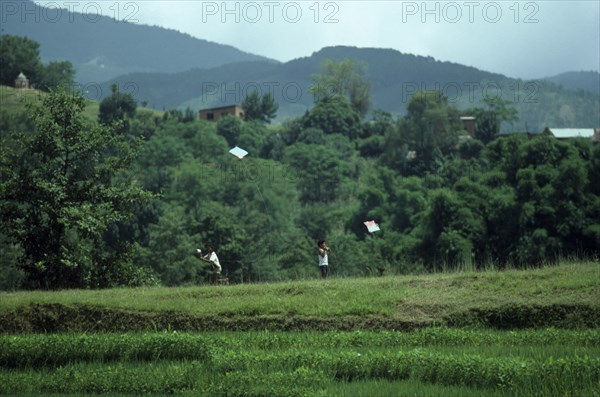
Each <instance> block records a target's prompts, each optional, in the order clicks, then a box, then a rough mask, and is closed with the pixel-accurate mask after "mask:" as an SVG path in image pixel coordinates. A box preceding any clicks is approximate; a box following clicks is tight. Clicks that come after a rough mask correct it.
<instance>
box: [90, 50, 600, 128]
mask: <svg viewBox="0 0 600 397" xmlns="http://www.w3.org/2000/svg"><path fill="white" fill-rule="evenodd" d="M326 59H335V60H343V59H352V60H355V61H358V62H359V63H361V64H363V65H365V67H366V77H367V78H368V80H369V81H370V83H371V95H372V99H373V103H372V106H371V109H383V110H384V111H386V112H390V113H392V114H401V115H403V114H405V113H406V105H407V103H408V101H409V100H410V98H411V96H412V95H413V94H414V93H415V92H416V91H418V90H429V91H435V90H438V91H441V92H442V93H444V94H445V95H446V96H448V100H449V102H450V103H452V104H453V105H456V106H457V107H459V108H461V109H468V108H473V107H483V106H485V105H484V104H483V99H485V98H502V99H503V100H506V101H509V102H511V103H512V104H513V105H514V107H515V108H516V109H517V110H518V112H519V121H518V122H516V123H514V124H513V125H508V124H507V125H504V126H503V131H515V130H516V131H529V132H541V131H542V130H543V129H544V128H545V127H547V126H553V127H555V128H557V127H563V128H566V127H577V128H597V126H598V121H599V120H600V110H599V109H600V94H599V93H598V92H597V91H595V92H589V91H582V90H577V89H575V88H570V86H569V85H568V84H565V85H564V86H562V85H558V84H555V83H553V82H551V81H546V80H532V81H523V80H519V79H512V78H509V77H506V76H503V75H501V74H497V73H492V72H487V71H482V70H479V69H476V68H474V67H469V66H464V65H460V64H456V63H451V62H441V61H437V60H435V59H434V58H431V57H423V56H416V55H411V54H403V53H400V52H398V51H396V50H390V49H379V48H355V47H345V46H336V47H327V48H324V49H322V50H320V51H318V52H315V53H313V54H312V55H311V56H308V57H304V58H299V59H295V60H292V61H289V62H287V63H283V64H274V63H270V62H266V61H262V62H260V61H257V62H240V63H232V64H229V65H224V66H220V67H216V68H206V69H192V70H188V71H185V72H181V73H175V74H166V73H130V74H126V75H122V76H119V77H118V78H116V79H114V80H113V81H112V82H116V83H117V84H118V85H119V86H121V87H126V86H132V85H133V86H135V88H136V91H135V95H136V97H137V98H139V99H140V100H147V101H148V103H149V104H150V106H152V107H154V108H156V109H164V108H166V109H171V108H180V109H185V108H186V107H191V108H192V109H195V110H197V109H203V108H210V107H215V106H221V105H224V104H232V103H241V102H242V100H243V99H244V97H245V95H246V94H247V93H248V92H251V91H252V90H256V89H258V90H260V91H261V92H262V93H267V92H270V93H272V94H274V97H275V100H276V101H277V102H278V103H279V111H278V116H279V117H278V120H279V121H283V120H284V119H286V118H290V117H295V116H300V115H302V114H304V113H305V112H306V110H307V109H309V108H310V107H312V105H313V97H312V94H311V92H310V87H311V85H312V84H313V82H312V75H313V74H315V73H317V72H319V70H320V66H321V63H322V62H323V61H324V60H326ZM112 82H111V83H112ZM109 84H110V83H106V84H105V85H104V86H103V87H106V88H107V87H108V86H109ZM102 91H103V92H106V93H108V92H110V90H108V89H103V90H102Z"/></svg>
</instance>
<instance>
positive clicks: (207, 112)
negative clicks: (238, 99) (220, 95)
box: [199, 105, 244, 122]
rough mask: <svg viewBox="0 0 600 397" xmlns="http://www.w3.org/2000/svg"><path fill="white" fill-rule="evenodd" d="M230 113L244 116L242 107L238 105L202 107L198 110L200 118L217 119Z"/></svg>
mask: <svg viewBox="0 0 600 397" xmlns="http://www.w3.org/2000/svg"><path fill="white" fill-rule="evenodd" d="M226 115H230V116H233V117H239V118H241V119H243V118H244V109H243V108H242V107H241V106H240V105H229V106H221V107H217V108H210V109H203V110H200V111H199V118H200V120H206V121H214V122H217V121H219V120H220V119H221V118H222V117H224V116H226Z"/></svg>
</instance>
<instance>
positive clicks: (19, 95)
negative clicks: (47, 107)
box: [0, 85, 163, 121]
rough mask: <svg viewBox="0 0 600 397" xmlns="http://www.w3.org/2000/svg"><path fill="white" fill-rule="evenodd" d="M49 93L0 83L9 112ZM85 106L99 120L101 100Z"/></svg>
mask: <svg viewBox="0 0 600 397" xmlns="http://www.w3.org/2000/svg"><path fill="white" fill-rule="evenodd" d="M46 95H47V93H45V92H42V91H39V90H36V89H33V88H31V89H16V88H13V87H8V86H4V85H0V107H1V108H2V109H4V110H6V111H7V112H8V113H9V114H15V113H20V112H23V111H26V104H27V103H38V102H40V98H43V97H44V96H46ZM85 103H86V104H85V108H84V109H83V114H84V116H85V117H86V118H87V119H88V120H90V121H97V120H98V114H99V113H100V102H99V101H92V100H86V102H85ZM138 112H151V113H153V114H155V115H157V116H162V114H163V112H160V111H156V110H151V109H143V108H138Z"/></svg>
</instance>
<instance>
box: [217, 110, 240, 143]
mask: <svg viewBox="0 0 600 397" xmlns="http://www.w3.org/2000/svg"><path fill="white" fill-rule="evenodd" d="M241 133H242V122H241V121H240V119H239V118H237V117H234V116H232V115H230V114H227V115H225V116H224V117H221V119H219V121H218V123H217V134H219V135H221V136H222V137H224V138H225V139H226V140H227V144H228V145H229V146H235V145H237V141H238V139H239V138H240V134H241Z"/></svg>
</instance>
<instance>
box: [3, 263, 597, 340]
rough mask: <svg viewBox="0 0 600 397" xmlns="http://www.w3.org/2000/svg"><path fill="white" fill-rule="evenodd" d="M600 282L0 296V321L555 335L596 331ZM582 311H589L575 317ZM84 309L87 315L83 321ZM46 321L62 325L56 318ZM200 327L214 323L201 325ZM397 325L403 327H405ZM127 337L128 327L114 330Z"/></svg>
mask: <svg viewBox="0 0 600 397" xmlns="http://www.w3.org/2000/svg"><path fill="white" fill-rule="evenodd" d="M599 279H600V264H599V263H598V262H591V261H590V262H578V263H566V264H563V265H560V266H553V267H550V266H549V267H544V268H540V269H531V270H507V271H486V272H465V273H442V274H431V275H421V276H388V277H381V278H355V279H342V278H338V279H336V278H332V279H329V280H326V281H321V280H305V281H294V282H281V283H269V284H243V285H231V286H218V287H213V286H191V287H174V288H167V287H152V288H135V289H125V288H123V289H112V290H65V291H55V292H51V291H27V292H25V291H22V292H3V293H0V316H2V314H3V313H4V315H5V318H7V319H10V318H13V317H14V316H16V314H15V313H16V311H18V310H21V311H24V312H26V310H27V308H28V307H30V305H48V306H47V307H44V308H43V310H46V309H50V310H55V309H56V310H58V309H57V308H56V307H55V306H53V305H58V306H59V308H67V309H69V310H75V312H65V313H63V316H66V317H68V316H71V317H72V316H80V315H81V316H86V315H87V316H88V317H89V316H90V315H96V316H100V317H101V316H108V314H107V312H106V311H108V313H109V314H110V313H112V317H110V316H109V317H105V318H106V319H109V318H110V319H111V320H110V321H117V322H118V321H120V319H123V318H125V317H127V316H128V315H131V314H132V313H134V314H138V315H142V316H154V317H152V318H150V317H148V319H147V320H144V319H139V318H137V319H136V320H135V321H137V323H140V322H143V321H147V322H148V321H153V322H154V324H156V327H157V328H156V329H162V328H164V327H169V326H172V327H175V328H174V329H182V330H186V329H187V330H194V329H197V330H202V329H205V330H208V329H257V328H258V329H261V325H260V324H261V323H264V324H265V328H271V329H297V330H301V329H311V328H312V329H332V328H335V325H336V321H337V323H339V324H346V325H347V327H345V328H344V327H339V328H337V329H361V328H363V329H369V328H378V329H379V328H388V329H394V327H396V326H398V327H400V329H410V328H414V327H415V326H416V327H419V326H431V325H448V324H449V325H455V326H464V325H475V324H477V321H480V320H481V321H482V324H483V325H487V326H497V327H501V328H502V327H504V328H515V327H516V328H521V327H527V326H528V324H529V325H531V326H548V325H554V326H562V325H561V324H562V323H560V322H559V323H553V322H545V320H552V318H553V317H556V318H559V319H560V321H563V322H564V323H565V324H567V323H571V325H572V326H596V325H597V324H596V323H594V321H596V320H595V319H594V318H591V316H590V315H589V314H590V313H592V314H593V313H596V312H598V310H600V286H599ZM582 308H583V309H585V310H588V311H587V312H586V311H585V310H584V311H581V310H583V309H582ZM43 310H42V311H43ZM85 310H87V311H90V310H91V312H90V313H88V314H86V313H83V314H81V312H82V311H85ZM94 310H105V312H94ZM578 310H579V312H578ZM589 310H591V312H590V311H589ZM38 312H39V310H38V311H36V312H35V313H37V314H35V313H34V314H35V315H38V314H39V313H38ZM92 312H94V313H96V314H94V313H92ZM586 313H587V314H586ZM34 314H31V313H29V314H28V315H29V316H30V317H31V316H33V315H34ZM53 315H54V316H55V317H56V316H58V317H60V313H58V314H56V313H55V314H53ZM6 316H8V317H6ZM11 316H12V317H11ZM156 316H158V317H156ZM160 316H162V317H160ZM82 318H83V317H82ZM202 319H208V321H213V322H215V324H214V325H210V324H208V325H207V323H206V322H204V323H202V321H201V320H202ZM258 319H261V321H258ZM371 320H372V321H373V324H372V326H370V325H369V321H371ZM131 321H133V320H131ZM244 321H245V323H244ZM286 321H287V323H286ZM294 321H296V323H294V324H292V323H293V322H294ZM235 322H238V323H239V327H236V326H235V324H234V323H235ZM586 322H587V323H586ZM590 322H591V323H590ZM137 323H136V324H137ZM217 323H219V324H217ZM270 323H273V324H275V323H277V324H278V327H279V328H277V327H275V326H273V327H275V328H273V327H271V326H270V325H269V324H270ZM177 324H179V325H177ZM203 324H204V325H205V327H204V328H203ZM402 324H408V325H409V326H407V327H406V328H402ZM511 324H512V326H511ZM586 324H587V325H586ZM590 324H591V325H590ZM286 325H289V326H286ZM86 326H87V327H90V326H93V324H92V325H90V324H87V325H86ZM136 327H138V328H136ZM136 327H133V328H131V329H132V330H136V329H137V330H140V329H148V327H146V328H139V327H141V325H139V324H138V325H136ZM186 327H187V328H186ZM195 327H196V328H195ZM85 329H87V328H85ZM85 329H82V328H73V330H74V331H79V330H85ZM100 329H104V328H102V327H100ZM126 329H127V324H121V325H120V328H118V330H126ZM396 329H398V328H396ZM34 330H35V329H34ZM61 330H62V331H65V330H67V331H68V330H69V329H61ZM109 330H110V329H109Z"/></svg>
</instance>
